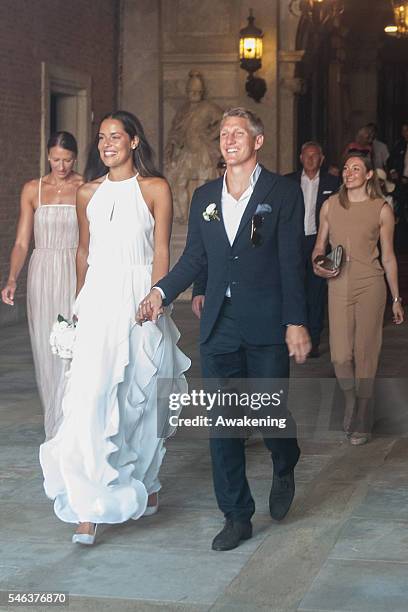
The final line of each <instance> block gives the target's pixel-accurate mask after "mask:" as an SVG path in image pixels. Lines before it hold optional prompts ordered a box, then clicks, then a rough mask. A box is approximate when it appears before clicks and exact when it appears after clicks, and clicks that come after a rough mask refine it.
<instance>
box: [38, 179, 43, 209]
mask: <svg viewBox="0 0 408 612" xmlns="http://www.w3.org/2000/svg"><path fill="white" fill-rule="evenodd" d="M41 183H42V176H40V182H39V184H38V208H40V206H41Z"/></svg>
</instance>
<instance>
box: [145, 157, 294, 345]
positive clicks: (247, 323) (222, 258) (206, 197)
mask: <svg viewBox="0 0 408 612" xmlns="http://www.w3.org/2000/svg"><path fill="white" fill-rule="evenodd" d="M222 186H223V179H222V178H219V179H217V180H215V181H211V182H210V183H206V184H205V185H203V186H202V187H200V188H199V189H197V190H196V191H195V192H194V195H193V198H192V202H191V209H190V217H189V224H188V235H187V242H186V246H185V249H184V252H183V254H182V255H181V257H180V259H179V261H178V262H177V263H176V265H175V266H174V267H173V269H172V270H171V271H170V272H169V274H168V275H167V276H166V277H165V278H163V279H162V280H161V281H160V282H159V283H157V286H159V287H160V288H161V289H162V290H163V291H164V293H165V295H166V300H165V303H166V304H168V303H170V302H172V301H173V300H174V299H175V298H176V297H177V296H178V295H179V294H180V293H181V292H182V291H184V290H185V289H187V287H189V286H190V285H191V283H192V282H194V280H195V279H196V278H197V277H198V276H199V274H200V273H201V272H202V270H203V268H205V267H206V266H207V272H208V278H207V282H206V290H205V296H206V299H205V306H204V309H203V312H202V316H201V321H200V341H201V342H205V341H206V340H207V339H208V337H209V335H210V334H211V331H212V330H213V328H214V325H215V322H216V320H217V317H218V315H219V312H220V310H221V307H222V304H223V302H224V298H225V291H226V289H227V287H228V285H229V286H230V288H231V297H232V302H231V303H232V309H233V311H234V317H235V318H236V321H237V324H238V326H239V329H240V331H241V334H242V337H243V338H244V340H245V341H246V342H248V343H251V344H255V345H266V344H281V343H283V342H284V341H285V331H286V330H285V325H286V324H288V323H294V324H306V308H305V295H304V278H303V274H304V265H303V259H302V244H303V235H304V233H303V218H304V207H303V198H302V193H301V190H300V189H299V186H298V185H296V184H295V183H294V182H293V181H290V180H288V179H286V178H284V177H281V176H278V175H277V174H273V173H272V172H269V171H268V170H266V169H265V168H262V171H261V173H260V175H259V178H258V181H257V182H256V185H255V188H254V191H253V193H252V196H251V198H250V200H249V202H248V204H247V207H246V209H245V212H244V214H243V216H242V219H241V223H240V225H239V228H238V231H237V235H236V237H235V240H234V243H233V244H232V246H231V245H230V243H229V240H228V237H227V234H226V232H225V227H224V223H223V219H222V210H221V194H222ZM211 203H215V204H216V206H217V210H218V214H219V216H220V221H217V220H216V219H213V220H211V221H205V219H204V218H203V212H204V211H205V210H206V208H207V206H208V205H209V204H211ZM260 204H267V205H268V207H270V212H264V213H262V217H263V223H262V226H261V227H260V229H259V231H260V234H261V236H262V243H261V244H260V245H259V246H256V247H255V246H253V245H252V243H251V240H250V233H251V220H252V217H253V215H254V214H255V212H256V209H257V207H258V205H260Z"/></svg>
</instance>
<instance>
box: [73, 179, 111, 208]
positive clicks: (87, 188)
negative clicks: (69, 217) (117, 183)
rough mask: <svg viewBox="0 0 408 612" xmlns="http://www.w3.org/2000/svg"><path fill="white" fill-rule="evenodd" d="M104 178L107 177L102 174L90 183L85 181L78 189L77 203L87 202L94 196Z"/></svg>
mask: <svg viewBox="0 0 408 612" xmlns="http://www.w3.org/2000/svg"><path fill="white" fill-rule="evenodd" d="M104 180H105V177H104V176H100V177H99V178H97V179H95V180H93V181H89V182H88V183H84V184H83V185H81V186H80V187H79V189H78V191H77V203H78V204H81V203H86V204H87V203H88V202H89V200H90V199H91V198H92V196H93V194H94V193H95V191H96V190H97V189H98V187H99V186H100V185H101V183H103V181H104Z"/></svg>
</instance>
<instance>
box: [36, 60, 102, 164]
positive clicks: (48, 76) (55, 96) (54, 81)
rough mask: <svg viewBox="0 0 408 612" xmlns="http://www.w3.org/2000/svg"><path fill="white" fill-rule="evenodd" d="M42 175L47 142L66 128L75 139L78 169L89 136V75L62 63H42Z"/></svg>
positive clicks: (84, 160) (83, 157) (90, 116)
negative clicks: (56, 132)
mask: <svg viewBox="0 0 408 612" xmlns="http://www.w3.org/2000/svg"><path fill="white" fill-rule="evenodd" d="M41 85H42V86H41V97H42V113H41V145H42V146H41V149H42V151H41V168H40V171H41V175H43V174H45V173H46V172H47V171H48V163H47V141H48V138H49V137H50V134H51V133H52V132H55V131H60V130H65V131H67V132H71V133H72V134H73V135H74V136H75V138H76V140H77V142H78V166H77V168H78V172H80V173H82V172H83V171H84V168H85V164H86V157H87V152H88V147H89V144H90V139H91V127H92V114H91V77H90V76H89V75H87V74H85V73H81V72H79V71H76V70H71V69H69V68H65V67H63V66H56V65H51V64H47V63H45V62H43V63H42V78H41Z"/></svg>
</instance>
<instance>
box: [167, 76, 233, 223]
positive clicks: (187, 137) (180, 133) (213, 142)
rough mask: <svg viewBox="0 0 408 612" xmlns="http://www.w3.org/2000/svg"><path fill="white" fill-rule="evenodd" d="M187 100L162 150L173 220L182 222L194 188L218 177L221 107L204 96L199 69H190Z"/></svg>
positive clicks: (179, 111)
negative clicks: (171, 195) (173, 208)
mask: <svg viewBox="0 0 408 612" xmlns="http://www.w3.org/2000/svg"><path fill="white" fill-rule="evenodd" d="M186 93H187V98H188V101H187V102H186V103H185V104H183V106H182V107H181V108H180V109H179V110H178V112H177V113H176V116H175V117H174V120H173V123H172V126H171V129H170V132H169V136H168V140H167V145H166V149H165V169H166V176H167V178H168V180H169V183H170V185H171V188H172V191H173V197H174V207H175V217H176V220H177V221H178V222H179V223H181V224H185V223H186V222H187V219H188V213H189V205H190V201H191V196H192V195H193V192H194V190H195V189H196V188H197V187H199V186H200V185H202V184H203V183H205V182H206V181H209V180H211V179H215V178H217V177H218V176H219V174H218V172H217V163H218V161H219V158H220V150H219V144H218V143H219V125H220V121H221V118H222V113H223V111H222V109H221V108H220V107H219V106H217V104H214V102H210V101H209V100H206V99H204V95H205V85H204V80H203V77H202V75H201V73H200V72H196V71H194V70H191V71H190V73H189V79H188V82H187V87H186Z"/></svg>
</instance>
